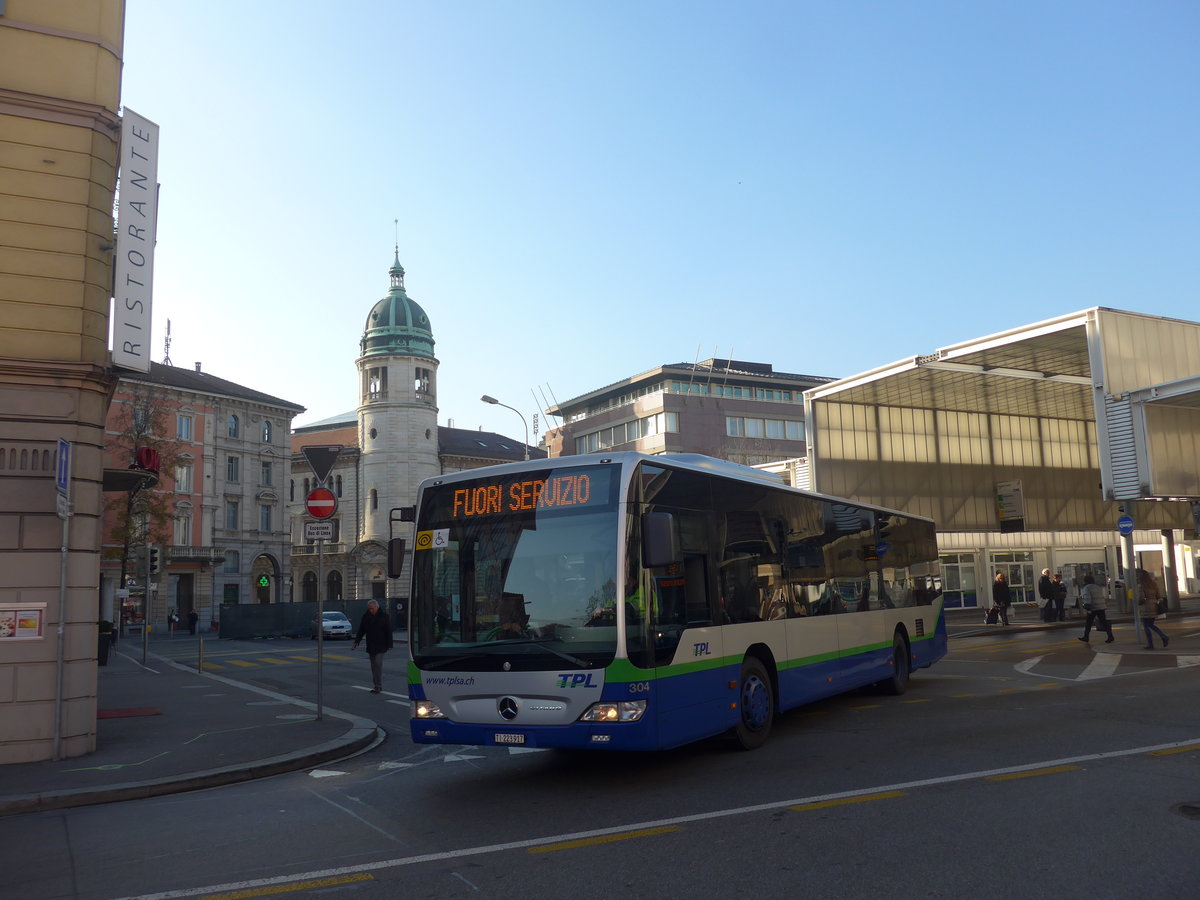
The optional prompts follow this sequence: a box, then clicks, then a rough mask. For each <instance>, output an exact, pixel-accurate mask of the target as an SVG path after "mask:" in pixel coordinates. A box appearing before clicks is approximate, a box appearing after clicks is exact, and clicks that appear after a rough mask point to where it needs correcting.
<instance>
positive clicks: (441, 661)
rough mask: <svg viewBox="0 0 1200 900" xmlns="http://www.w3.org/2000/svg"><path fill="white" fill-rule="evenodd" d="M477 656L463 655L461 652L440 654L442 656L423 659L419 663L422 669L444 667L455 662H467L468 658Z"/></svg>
mask: <svg viewBox="0 0 1200 900" xmlns="http://www.w3.org/2000/svg"><path fill="white" fill-rule="evenodd" d="M477 658H478V657H475V656H464V655H461V654H460V655H459V656H442V657H438V658H437V659H430V660H423V661H422V664H421V668H422V669H445V668H447V667H448V666H452V665H454V664H456V663H460V662H467V661H468V660H472V659H477Z"/></svg>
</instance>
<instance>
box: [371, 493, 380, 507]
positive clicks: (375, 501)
mask: <svg viewBox="0 0 1200 900" xmlns="http://www.w3.org/2000/svg"><path fill="white" fill-rule="evenodd" d="M371 509H379V491H377V490H375V488H371Z"/></svg>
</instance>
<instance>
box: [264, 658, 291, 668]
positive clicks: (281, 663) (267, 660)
mask: <svg viewBox="0 0 1200 900" xmlns="http://www.w3.org/2000/svg"><path fill="white" fill-rule="evenodd" d="M258 661H259V662H263V663H271V665H273V666H287V665H291V663H289V662H288V661H287V660H286V659H277V658H276V657H274V656H260V657H258Z"/></svg>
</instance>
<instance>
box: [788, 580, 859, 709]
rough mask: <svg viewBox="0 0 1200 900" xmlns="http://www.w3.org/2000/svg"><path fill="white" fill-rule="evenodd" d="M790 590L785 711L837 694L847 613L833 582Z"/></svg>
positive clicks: (805, 584) (798, 585)
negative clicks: (842, 621)
mask: <svg viewBox="0 0 1200 900" xmlns="http://www.w3.org/2000/svg"><path fill="white" fill-rule="evenodd" d="M789 588H790V590H791V594H792V597H791V607H790V608H789V610H788V619H787V622H786V629H787V655H788V662H787V665H786V666H785V667H783V668H782V671H781V672H780V675H779V694H780V697H779V699H780V704H781V705H782V706H784V707H789V706H795V705H797V704H799V703H808V702H809V701H811V700H815V699H817V698H818V697H825V696H828V695H830V694H834V693H837V691H838V684H839V683H840V682H841V680H842V659H841V641H840V639H839V634H838V624H839V620H840V619H841V618H842V615H841V614H842V613H843V612H845V601H844V600H843V598H842V596H841V594H840V593H839V592H838V590H837V587H836V585H834V584H833V583H832V582H829V581H817V580H813V581H807V582H798V583H793V584H791V585H789Z"/></svg>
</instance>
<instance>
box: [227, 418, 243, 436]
mask: <svg viewBox="0 0 1200 900" xmlns="http://www.w3.org/2000/svg"><path fill="white" fill-rule="evenodd" d="M240 434H241V423H240V422H238V417H237V416H230V417H229V436H230V437H238V436H239V435H240Z"/></svg>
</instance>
